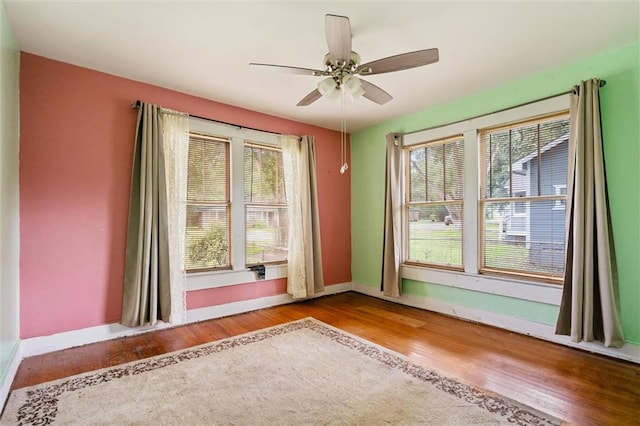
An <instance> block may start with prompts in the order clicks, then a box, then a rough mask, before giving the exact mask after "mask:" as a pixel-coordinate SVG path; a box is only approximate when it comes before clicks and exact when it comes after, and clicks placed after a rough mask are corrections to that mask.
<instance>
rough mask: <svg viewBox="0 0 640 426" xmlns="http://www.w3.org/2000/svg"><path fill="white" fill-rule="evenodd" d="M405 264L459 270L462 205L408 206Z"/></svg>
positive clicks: (460, 262) (460, 264)
mask: <svg viewBox="0 0 640 426" xmlns="http://www.w3.org/2000/svg"><path fill="white" fill-rule="evenodd" d="M408 216H409V217H408V219H409V220H408V224H409V226H408V229H409V231H408V251H409V252H408V254H407V260H409V261H413V262H423V263H433V264H440V265H446V266H454V267H461V266H462V203H460V204H447V205H444V204H430V205H420V206H411V207H409V210H408Z"/></svg>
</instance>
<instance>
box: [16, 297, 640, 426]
mask: <svg viewBox="0 0 640 426" xmlns="http://www.w3.org/2000/svg"><path fill="white" fill-rule="evenodd" d="M307 316H312V317H314V318H316V319H318V320H320V321H323V322H325V323H327V324H331V325H333V326H335V327H338V328H340V329H342V330H344V331H347V332H349V333H352V334H355V335H358V336H360V337H362V338H365V339H367V340H369V341H372V342H375V343H378V344H380V345H382V346H385V347H387V348H389V349H392V350H394V351H396V352H399V353H402V354H404V355H406V356H407V357H409V358H410V359H411V360H412V361H414V362H416V363H419V364H421V365H424V366H426V367H429V368H431V369H434V370H438V371H440V372H441V373H443V374H445V375H450V376H453V377H456V378H458V379H459V380H462V381H464V382H467V383H469V384H471V385H474V386H478V387H482V388H485V389H488V390H490V391H493V392H496V393H499V394H502V395H505V396H508V397H510V398H512V399H515V400H517V401H520V402H523V403H525V404H527V405H530V406H532V407H534V408H537V409H539V410H541V411H544V412H546V413H549V414H552V415H555V416H557V417H560V418H562V419H565V420H568V421H569V422H572V423H575V424H580V425H640V365H637V364H633V363H630V362H624V361H618V360H614V359H611V358H607V357H604V356H600V355H595V354H590V353H587V352H583V351H580V350H576V349H572V348H568V347H565V346H561V345H556V344H553V343H549V342H545V341H541V340H538V339H534V338H531V337H528V336H523V335H520V334H516V333H512V332H509V331H505V330H501V329H497V328H493V327H489V326H484V325H478V324H473V323H470V322H464V321H460V320H456V319H453V318H449V317H446V316H443V315H440V314H436V313H432V312H428V311H423V310H420V309H415V308H410V307H405V306H402V305H397V304H394V303H390V302H386V301H383V300H379V299H376V298H373V297H368V296H364V295H361V294H358V293H353V292H349V293H342V294H338V295H333V296H326V297H322V298H319V299H314V300H310V301H305V302H300V303H294V304H290V305H284V306H278V307H274V308H268V309H263V310H259V311H254V312H249V313H246V314H240V315H235V316H231V317H226V318H220V319H216V320H209V321H203V322H199V323H195V324H190V325H185V326H180V327H174V328H171V329H165V330H160V331H155V332H151V333H147V334H143V335H139V336H134V337H125V338H120V339H115V340H111V341H107V342H101V343H95V344H90V345H86V346H82V347H79V348H73V349H66V350H63V351H58V352H54V353H50V354H45V355H40V356H35V357H31V358H27V359H25V360H24V361H23V362H22V364H21V365H20V368H19V370H18V373H17V375H16V378H15V380H14V383H13V386H12V389H16V388H20V387H24V386H30V385H34V384H38V383H42V382H45V381H49V380H54V379H57V378H61V377H66V376H69V375H73V374H78V373H82V372H86V371H91V370H95V369H98V368H103V367H109V366H113V365H118V364H121V363H125V362H129V361H135V360H138V359H141V358H146V357H150V356H154V355H158V354H163V353H165V352H169V351H174V350H178V349H182V348H186V347H190V346H193V345H198V344H202V343H206V342H209V341H212V340H217V339H222V338H225V337H229V336H233V335H236V334H241V333H246V332H249V331H253V330H258V329H261V328H264V327H269V326H273V325H277V324H281V323H285V322H288V321H291V320H295V319H300V318H304V317H307Z"/></svg>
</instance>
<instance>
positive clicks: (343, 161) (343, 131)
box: [340, 87, 349, 175]
mask: <svg viewBox="0 0 640 426" xmlns="http://www.w3.org/2000/svg"><path fill="white" fill-rule="evenodd" d="M340 89H341V90H340V92H341V93H340V109H341V114H340V115H341V118H340V174H342V175H343V174H345V172H346V171H347V169H348V168H349V165H348V164H347V117H346V114H345V96H346V93H345V90H344V87H341V88H340Z"/></svg>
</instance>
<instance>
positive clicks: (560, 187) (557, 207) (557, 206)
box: [553, 184, 567, 210]
mask: <svg viewBox="0 0 640 426" xmlns="http://www.w3.org/2000/svg"><path fill="white" fill-rule="evenodd" d="M553 187H554V188H555V192H556V195H564V197H565V198H564V200H556V202H555V203H553V210H564V206H565V204H562V202H563V201H564V202H565V203H566V201H567V185H565V184H560V185H553ZM563 189H564V190H565V191H564V194H563V193H562V190H563Z"/></svg>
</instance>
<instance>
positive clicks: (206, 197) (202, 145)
mask: <svg viewBox="0 0 640 426" xmlns="http://www.w3.org/2000/svg"><path fill="white" fill-rule="evenodd" d="M228 147H229V144H228V142H225V141H220V140H210V139H204V138H202V139H200V138H197V137H193V136H192V137H191V138H190V140H189V160H188V161H189V163H188V169H187V200H188V201H191V202H202V203H226V202H227V201H228V200H229V196H228V194H229V192H228V188H229V178H228V176H229V174H228V163H229V162H228V158H229V155H228Z"/></svg>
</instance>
